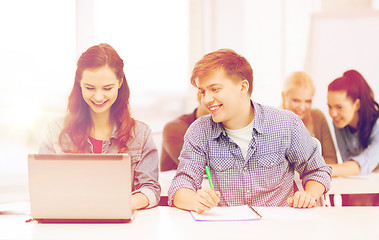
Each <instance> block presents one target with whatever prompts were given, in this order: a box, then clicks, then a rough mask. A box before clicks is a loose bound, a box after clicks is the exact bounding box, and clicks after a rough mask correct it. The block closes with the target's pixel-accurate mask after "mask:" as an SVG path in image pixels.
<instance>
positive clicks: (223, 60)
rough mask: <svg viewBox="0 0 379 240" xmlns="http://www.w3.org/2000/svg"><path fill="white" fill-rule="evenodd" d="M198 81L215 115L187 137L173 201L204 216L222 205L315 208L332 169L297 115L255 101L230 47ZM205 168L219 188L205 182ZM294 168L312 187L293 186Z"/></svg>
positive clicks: (202, 68) (199, 68)
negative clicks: (302, 189)
mask: <svg viewBox="0 0 379 240" xmlns="http://www.w3.org/2000/svg"><path fill="white" fill-rule="evenodd" d="M191 83H192V85H194V86H195V87H197V88H198V90H199V92H200V94H201V102H202V104H203V105H204V106H205V107H207V108H208V110H209V111H210V112H211V114H210V115H206V116H203V117H201V118H199V119H197V120H196V121H195V122H194V123H193V124H191V126H190V127H189V128H188V130H187V132H186V134H185V136H184V145H183V149H182V152H181V154H180V157H179V160H180V161H179V165H178V169H177V173H176V176H175V177H174V179H173V181H172V184H171V186H170V189H169V192H168V197H169V205H171V206H176V207H178V208H181V209H186V210H191V211H196V212H199V213H200V212H203V211H205V210H209V209H211V208H212V207H215V206H216V205H220V206H237V205H246V204H251V205H253V206H291V207H296V208H308V207H314V206H315V202H316V199H318V198H319V197H320V196H321V195H322V194H324V193H326V192H327V191H328V189H329V187H330V181H331V167H330V166H328V165H326V164H325V162H324V160H323V159H322V156H321V154H320V151H319V149H318V145H317V144H316V142H315V141H314V139H313V138H312V136H311V135H310V134H309V132H308V131H307V129H306V128H305V127H304V124H303V123H302V122H301V120H300V119H299V118H298V117H297V116H296V115H295V114H293V113H292V112H289V111H284V110H280V109H276V108H273V107H268V106H264V105H261V104H259V103H256V102H253V101H251V99H250V97H251V93H252V89H253V71H252V69H251V66H250V64H249V63H248V62H247V60H246V59H245V58H244V57H242V56H241V55H239V54H237V53H235V52H234V51H232V50H229V49H220V50H218V51H215V52H211V53H209V54H206V55H205V56H204V57H203V58H202V59H201V60H200V61H198V62H197V63H196V65H195V68H194V69H193V72H192V77H191ZM205 166H208V167H209V168H210V172H211V174H212V179H213V185H214V190H213V189H211V188H210V187H206V186H205V187H202V181H203V174H204V169H205ZM294 170H296V171H298V172H299V173H300V175H301V177H302V180H303V186H304V189H305V191H297V192H295V191H294V189H295V186H294V180H293V179H294Z"/></svg>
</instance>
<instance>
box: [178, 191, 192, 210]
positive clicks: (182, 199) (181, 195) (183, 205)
mask: <svg viewBox="0 0 379 240" xmlns="http://www.w3.org/2000/svg"><path fill="white" fill-rule="evenodd" d="M195 198H196V193H195V192H194V191H193V190H191V189H189V188H181V189H179V190H178V191H177V192H176V193H175V195H174V200H173V203H174V206H175V207H177V208H180V209H184V210H190V211H193V210H195V204H194V203H195V201H196V200H195Z"/></svg>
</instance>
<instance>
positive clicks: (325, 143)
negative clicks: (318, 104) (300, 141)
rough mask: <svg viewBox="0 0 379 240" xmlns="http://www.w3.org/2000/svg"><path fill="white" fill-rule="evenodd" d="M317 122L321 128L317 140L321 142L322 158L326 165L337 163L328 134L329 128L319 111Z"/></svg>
mask: <svg viewBox="0 0 379 240" xmlns="http://www.w3.org/2000/svg"><path fill="white" fill-rule="evenodd" d="M317 122H318V123H319V124H320V128H321V129H320V134H321V136H320V138H319V140H320V142H321V150H322V156H323V157H324V159H325V162H326V163H327V164H331V163H337V154H336V149H335V147H334V143H333V139H332V135H331V134H330V130H329V126H328V123H327V121H326V119H325V117H324V114H322V112H321V111H319V115H318V119H317Z"/></svg>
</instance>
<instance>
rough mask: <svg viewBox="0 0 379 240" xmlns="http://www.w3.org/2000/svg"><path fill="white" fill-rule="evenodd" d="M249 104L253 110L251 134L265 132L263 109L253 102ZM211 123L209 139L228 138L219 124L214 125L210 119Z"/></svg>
mask: <svg viewBox="0 0 379 240" xmlns="http://www.w3.org/2000/svg"><path fill="white" fill-rule="evenodd" d="M250 103H251V106H252V107H253V108H254V120H253V121H254V126H253V132H254V131H256V132H257V133H264V132H266V131H267V129H265V127H264V112H263V111H264V109H263V107H262V106H261V105H260V104H259V103H257V102H254V101H252V100H250ZM211 121H212V124H211V127H212V130H213V131H211V136H210V137H211V138H213V139H216V138H219V137H220V136H221V135H223V136H224V137H227V136H228V134H227V133H226V130H225V127H224V125H223V124H222V123H221V122H219V123H216V122H214V121H213V120H212V118H211Z"/></svg>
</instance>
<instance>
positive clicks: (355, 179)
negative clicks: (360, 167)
mask: <svg viewBox="0 0 379 240" xmlns="http://www.w3.org/2000/svg"><path fill="white" fill-rule="evenodd" d="M328 194H329V195H333V198H334V205H335V206H342V204H343V202H342V198H341V194H379V172H373V173H371V174H369V175H366V176H349V177H335V178H332V187H331V188H330V190H329V192H328Z"/></svg>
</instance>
